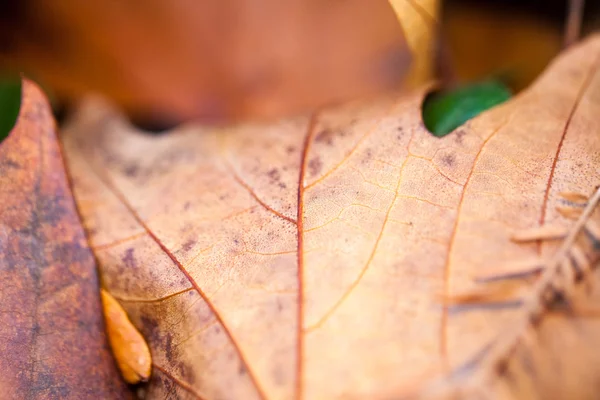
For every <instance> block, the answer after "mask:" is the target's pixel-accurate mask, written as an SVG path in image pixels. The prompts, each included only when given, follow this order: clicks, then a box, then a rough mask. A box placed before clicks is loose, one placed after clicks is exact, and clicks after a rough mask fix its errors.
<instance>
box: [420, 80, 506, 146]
mask: <svg viewBox="0 0 600 400" xmlns="http://www.w3.org/2000/svg"><path fill="white" fill-rule="evenodd" d="M510 97H511V92H510V90H509V89H508V87H507V86H506V85H504V84H503V83H502V82H500V81H498V80H487V81H483V82H479V83H475V84H471V85H467V86H462V87H459V88H457V89H452V90H449V91H440V92H435V93H431V94H429V95H428V96H427V97H426V98H425V101H424V102H423V121H424V122H425V126H426V127H427V129H429V131H430V132H431V133H433V134H434V135H435V136H438V137H442V136H444V135H447V134H448V133H450V132H452V131H453V130H454V129H456V128H458V127H459V126H461V125H462V124H464V123H465V122H467V121H468V120H470V119H471V118H474V117H476V116H477V115H479V114H481V113H482V112H484V111H485V110H487V109H490V108H492V107H494V106H496V105H498V104H500V103H503V102H505V101H506V100H508V99H510Z"/></svg>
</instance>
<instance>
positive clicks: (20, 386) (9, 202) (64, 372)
mask: <svg viewBox="0 0 600 400" xmlns="http://www.w3.org/2000/svg"><path fill="white" fill-rule="evenodd" d="M0 204H2V207H0V337H1V338H2V340H0V371H2V373H1V374H0V390H1V393H2V394H1V395H0V397H2V398H3V399H55V398H69V399H84V398H86V399H90V398H93V399H120V398H126V397H128V396H127V392H126V388H125V385H124V384H123V383H122V381H121V380H120V377H119V373H118V372H117V370H116V368H115V365H114V361H113V359H112V357H111V354H110V352H109V349H108V343H107V341H106V337H105V336H104V334H103V331H104V326H103V321H102V310H101V307H100V297H99V294H98V279H97V276H96V269H95V263H94V257H93V255H92V252H91V251H90V249H89V248H88V246H87V243H86V239H85V236H84V232H83V229H82V227H81V225H80V222H79V218H78V216H77V213H76V211H75V205H74V203H73V199H72V197H71V191H70V189H69V187H68V183H67V178H66V176H65V172H64V166H63V160H62V157H61V153H60V148H59V146H58V142H57V138H56V132H55V125H54V121H53V119H52V114H51V111H50V108H49V106H48V102H47V100H46V98H45V97H44V95H43V94H42V93H41V91H40V90H39V89H38V88H37V87H36V86H35V85H34V84H32V83H31V82H29V81H24V82H23V102H22V107H21V112H20V116H19V119H18V121H17V124H16V126H15V128H14V129H13V131H12V132H11V133H10V135H9V137H8V138H7V139H5V140H4V142H2V143H1V144H0Z"/></svg>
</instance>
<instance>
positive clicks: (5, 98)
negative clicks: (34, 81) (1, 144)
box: [0, 78, 21, 141]
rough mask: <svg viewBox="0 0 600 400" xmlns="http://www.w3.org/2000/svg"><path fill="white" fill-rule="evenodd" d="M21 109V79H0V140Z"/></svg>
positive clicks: (7, 132) (11, 125)
mask: <svg viewBox="0 0 600 400" xmlns="http://www.w3.org/2000/svg"><path fill="white" fill-rule="evenodd" d="M20 109H21V80H20V79H6V78H5V79H0V141H2V140H4V139H5V138H6V137H7V136H8V134H9V133H10V131H11V130H12V128H13V127H14V126H15V123H16V122H17V117H18V116H19V110H20Z"/></svg>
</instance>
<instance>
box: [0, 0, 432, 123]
mask: <svg viewBox="0 0 600 400" xmlns="http://www.w3.org/2000/svg"><path fill="white" fill-rule="evenodd" d="M22 11H23V12H22V15H21V16H20V17H21V20H20V21H19V22H20V24H17V27H16V28H15V30H16V31H15V32H13V31H10V33H11V35H10V36H11V38H13V40H14V42H11V43H10V45H11V46H10V48H9V49H8V50H6V51H7V54H0V56H2V55H3V57H0V60H3V61H5V63H12V64H14V65H15V67H17V68H19V69H23V68H24V69H25V70H26V71H33V72H35V75H36V76H38V77H39V78H40V79H41V80H42V81H43V82H45V83H47V84H48V85H49V86H50V87H52V88H53V89H54V90H56V91H57V93H58V94H60V95H62V96H65V97H71V98H74V97H75V98H76V97H78V96H81V95H82V94H87V93H88V92H89V91H98V92H101V93H105V94H107V95H108V96H111V97H113V98H114V99H116V101H118V102H119V104H120V105H122V106H123V107H126V108H127V109H129V110H130V111H131V112H133V113H136V114H142V115H144V116H146V117H155V118H156V115H157V114H158V116H160V117H163V118H176V119H182V118H192V117H196V118H197V117H203V118H207V119H212V120H214V119H216V120H221V119H224V118H231V117H236V118H239V117H248V116H251V117H265V116H273V115H279V114H280V113H289V112H298V111H299V110H306V109H307V108H313V107H316V106H318V105H323V104H328V103H331V102H338V101H340V100H341V99H343V98H346V97H348V96H353V95H358V94H364V93H369V92H371V91H374V90H377V89H381V88H386V87H389V86H394V85H398V84H399V83H400V81H401V78H402V77H403V76H404V74H405V73H406V71H407V70H408V67H409V66H410V59H411V54H410V53H411V51H410V50H409V49H408V47H407V45H406V42H405V40H404V36H403V33H402V27H401V26H400V24H398V20H397V19H396V16H395V14H394V12H393V10H392V7H391V6H390V5H389V4H388V1H387V0H369V1H364V0H345V1H341V2H340V1H323V0H286V1H280V0H268V1H261V2H254V1H248V0H212V1H206V0H204V1H199V2H198V1H188V0H171V1H168V2H165V1H163V0H146V1H144V3H143V4H141V3H139V2H137V1H132V0H121V1H118V2H81V1H77V0H60V1H53V2H47V1H40V0H32V1H31V3H30V4H29V5H28V7H27V8H26V9H24V10H22ZM421 26H422V24H421ZM427 28H428V27H427V26H425V29H427ZM420 30H423V27H421V29H420Z"/></svg>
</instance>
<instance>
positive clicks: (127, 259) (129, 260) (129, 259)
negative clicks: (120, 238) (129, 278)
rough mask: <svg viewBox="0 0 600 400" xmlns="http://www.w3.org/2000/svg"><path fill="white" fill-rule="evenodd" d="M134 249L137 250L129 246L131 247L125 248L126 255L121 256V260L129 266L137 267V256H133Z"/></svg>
mask: <svg viewBox="0 0 600 400" xmlns="http://www.w3.org/2000/svg"><path fill="white" fill-rule="evenodd" d="M134 251H135V249H133V248H129V249H127V250H125V255H124V256H123V257H121V261H122V262H123V265H125V266H126V267H128V268H135V267H136V264H135V258H134V257H133V252H134Z"/></svg>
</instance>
